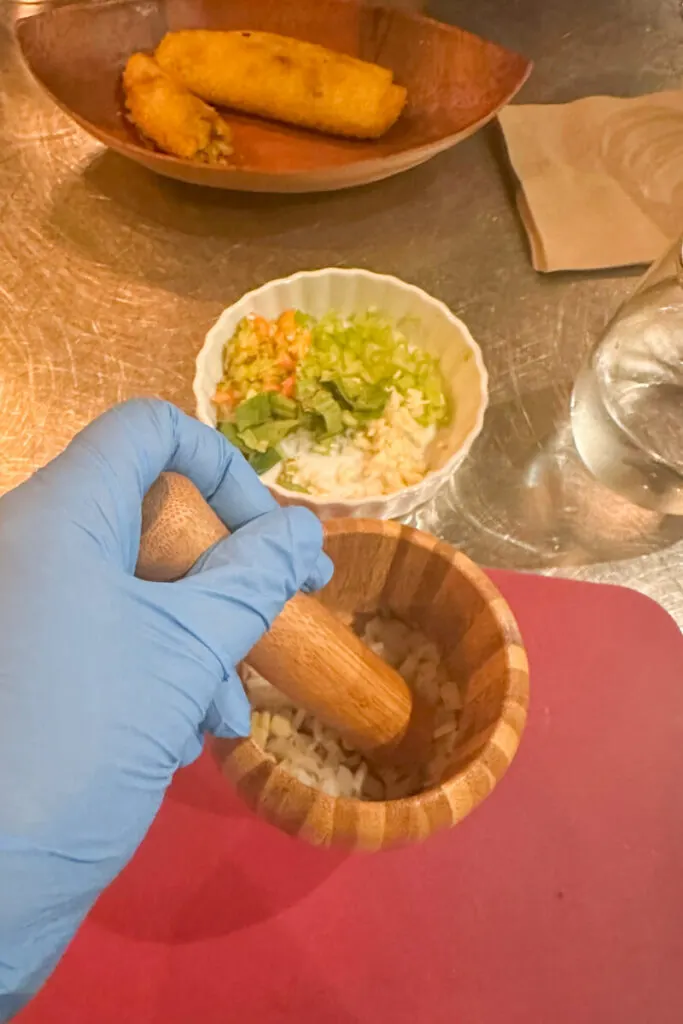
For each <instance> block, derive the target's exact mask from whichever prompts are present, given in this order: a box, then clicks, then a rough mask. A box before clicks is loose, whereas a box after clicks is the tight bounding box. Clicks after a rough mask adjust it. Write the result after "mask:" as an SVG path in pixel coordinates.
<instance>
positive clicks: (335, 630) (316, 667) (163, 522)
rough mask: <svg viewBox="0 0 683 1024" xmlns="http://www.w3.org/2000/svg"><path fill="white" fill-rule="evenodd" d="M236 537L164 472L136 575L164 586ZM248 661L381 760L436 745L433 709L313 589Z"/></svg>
mask: <svg viewBox="0 0 683 1024" xmlns="http://www.w3.org/2000/svg"><path fill="white" fill-rule="evenodd" d="M227 534H228V531H227V529H226V527H225V526H224V525H223V523H222V522H221V521H220V519H219V518H218V516H217V515H216V514H215V512H214V511H213V510H212V509H211V508H210V507H209V506H208V505H207V503H206V502H205V501H204V498H203V497H202V496H201V494H200V493H199V491H198V490H197V488H196V487H195V486H194V484H193V483H191V481H190V480H188V479H187V478H186V477H184V476H180V475H179V474H177V473H164V474H162V476H160V477H159V479H158V480H157V481H156V483H155V484H154V485H153V486H152V487H151V488H150V490H149V492H148V494H147V495H146V497H145V500H144V503H143V506H142V536H141V539H140V553H139V556H138V563H137V567H136V574H137V575H138V576H139V577H141V578H142V579H147V580H156V581H162V582H169V581H172V580H177V579H180V578H181V577H182V576H184V575H185V574H186V573H187V572H188V571H189V569H190V568H191V567H192V566H193V565H194V563H195V562H196V561H197V559H198V558H199V557H200V555H202V554H203V553H204V552H205V551H206V550H207V548H209V547H210V546H211V545H212V544H214V543H215V542H216V541H218V540H221V539H222V538H224V537H226V536H227ZM229 628H230V624H229V622H226V629H229ZM245 660H246V661H247V663H248V664H249V665H250V666H252V667H253V668H254V669H255V670H256V671H257V672H259V673H260V674H261V675H262V676H263V677H264V678H265V679H268V680H269V682H271V683H273V685H274V686H276V687H277V688H278V689H279V690H281V691H282V693H284V694H286V696H287V697H289V698H290V700H292V701H293V702H294V703H296V704H298V705H300V706H301V707H303V708H306V710H308V711H310V712H312V713H313V714H315V715H317V716H318V717H319V718H320V719H321V720H322V721H323V722H325V723H326V724H327V725H329V726H332V727H334V728H336V729H337V730H338V731H339V732H340V733H341V735H342V736H343V737H344V738H345V739H346V740H348V742H349V743H350V744H352V745H353V746H354V747H355V748H357V749H358V750H362V751H364V752H365V753H366V754H369V755H370V756H371V757H373V758H375V759H376V760H382V761H385V762H386V761H392V762H396V763H401V762H403V763H409V762H410V761H412V760H414V759H416V758H421V757H423V756H424V754H425V752H426V750H427V749H428V747H429V744H430V742H431V737H432V731H433V722H432V713H431V710H430V709H429V708H428V707H427V706H426V705H425V704H423V703H422V702H420V701H415V700H414V697H413V694H412V693H411V691H410V689H409V687H408V686H407V684H406V682H405V681H404V679H403V678H402V677H401V676H400V675H399V674H398V672H396V671H395V670H394V669H393V668H391V667H390V666H389V665H388V664H387V663H386V662H385V661H383V660H382V659H381V658H380V657H379V656H378V655H376V654H374V653H373V652H372V651H371V650H370V649H369V648H368V647H367V646H366V645H365V644H364V643H363V642H362V641H361V640H360V639H359V638H358V637H357V636H356V635H355V633H353V632H352V631H351V630H350V629H349V628H348V627H346V626H344V625H343V624H342V623H341V622H340V621H339V620H338V619H337V618H336V616H335V615H334V614H333V613H332V612H330V611H328V609H326V608H325V607H324V606H323V605H322V604H320V602H318V601H316V600H315V599H314V598H312V597H308V596H307V595H306V594H302V593H299V594H297V595H296V596H295V597H293V598H292V600H291V601H289V602H288V604H287V605H286V606H285V608H284V610H283V611H282V613H281V614H280V615H279V616H278V618H277V619H276V620H275V622H274V623H273V625H272V626H271V628H270V630H269V631H268V632H267V633H266V634H265V635H264V636H263V638H262V639H261V640H260V641H259V642H258V643H257V644H256V645H255V647H253V648H252V650H251V651H250V652H249V654H248V655H247V658H246V659H245Z"/></svg>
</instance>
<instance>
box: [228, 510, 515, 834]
mask: <svg viewBox="0 0 683 1024" xmlns="http://www.w3.org/2000/svg"><path fill="white" fill-rule="evenodd" d="M324 531H325V535H326V536H329V535H344V534H347V533H359V532H363V533H366V534H367V533H373V534H381V535H383V536H386V535H387V534H393V535H394V536H395V537H396V538H397V539H399V538H401V537H402V538H404V539H406V540H407V541H408V543H410V544H414V545H416V546H418V547H420V548H422V549H423V550H425V551H427V552H429V553H431V554H432V555H437V556H438V557H439V558H441V559H444V560H445V561H446V562H448V564H449V565H450V566H451V567H452V568H454V569H455V570H456V571H457V572H459V573H461V574H462V575H464V576H466V578H467V579H468V580H469V582H470V583H471V584H472V586H474V588H475V589H476V590H477V592H478V593H479V594H481V596H482V597H483V599H484V600H485V602H486V605H487V607H488V608H489V611H490V612H491V614H492V615H493V618H494V620H495V622H496V625H497V626H498V628H499V630H500V634H501V638H502V649H503V650H504V651H505V661H504V664H505V669H504V670H505V676H506V681H505V689H504V692H503V695H502V699H501V703H500V711H499V713H498V715H497V716H496V719H495V722H494V724H493V726H492V727H491V729H490V731H489V734H488V735H487V737H486V739H485V740H484V741H483V743H482V745H481V748H480V749H479V751H478V752H477V754H476V755H475V756H474V757H472V758H471V760H469V761H467V762H465V764H463V765H462V766H461V767H460V768H458V770H457V771H456V772H455V773H454V774H453V775H451V776H449V777H448V778H445V779H442V780H441V781H440V782H438V783H435V784H433V785H431V786H428V787H427V788H426V789H423V790H420V792H419V793H414V794H413V795H412V796H407V797H400V798H397V799H394V800H361V799H359V798H358V797H343V796H340V797H331V796H329V795H328V794H325V793H323V792H322V791H321V790H318V789H317V787H315V786H309V785H308V784H306V783H303V782H301V781H300V780H299V779H298V778H297V777H296V776H295V775H293V774H292V773H291V772H290V771H289V770H288V769H287V768H285V767H284V766H283V765H282V764H280V762H277V761H276V762H275V763H274V764H273V758H272V756H271V755H268V754H266V752H265V751H264V750H263V748H262V747H259V746H258V745H257V744H256V743H255V742H254V741H253V740H252V739H251V737H250V736H247V737H244V738H243V739H239V740H230V741H228V748H227V749H228V751H229V752H228V753H227V754H226V756H223V755H222V754H221V752H220V743H221V742H222V741H219V744H218V746H216V747H214V756H215V757H216V758H217V760H218V761H219V764H220V767H221V771H222V772H225V774H226V776H227V777H228V778H229V779H231V780H232V781H233V783H234V784H235V785H236V786H237V788H238V790H239V788H240V787H239V779H238V778H236V777H235V775H234V774H233V773H232V772H231V771H230V766H231V760H232V756H233V751H234V750H235V749H236V748H244V749H245V750H246V751H247V752H248V757H249V760H250V762H251V765H252V767H253V768H257V767H258V766H260V765H264V764H268V765H272V769H271V772H280V773H284V774H285V775H286V777H287V782H288V786H289V787H290V792H291V793H292V794H294V795H297V794H298V796H299V798H300V799H301V800H302V802H303V801H304V800H305V798H306V793H307V791H308V790H311V789H312V790H314V791H315V792H316V794H317V799H318V800H321V801H323V802H324V803H326V802H330V803H331V805H332V806H336V805H337V804H339V803H341V804H342V805H347V806H349V807H352V808H353V809H354V811H355V812H356V813H357V819H356V820H357V822H358V824H359V827H360V826H362V824H363V822H364V820H367V819H365V815H366V814H368V813H372V808H373V807H377V806H378V805H387V804H391V805H392V806H394V807H400V806H405V807H408V806H409V807H411V808H412V807H420V808H421V809H422V810H425V809H427V808H434V809H436V806H437V805H438V803H439V801H440V800H442V798H443V796H444V795H445V796H446V798H447V799H448V802H449V805H450V808H451V813H452V821H451V822H445V821H438V820H432V821H431V823H430V827H429V828H428V830H427V832H426V835H425V837H424V838H426V837H427V836H429V835H431V834H432V833H433V832H437V831H440V830H441V829H442V828H445V827H453V826H455V825H457V824H458V823H459V822H460V821H462V820H463V819H464V818H465V817H467V815H468V814H470V813H471V812H472V811H473V810H475V808H476V807H477V806H478V805H479V804H480V803H482V802H483V801H484V800H485V799H486V797H487V796H489V795H490V794H491V793H492V791H493V790H494V789H495V787H496V785H497V784H498V783H499V782H500V780H501V779H502V778H503V776H504V775H505V774H506V773H507V771H508V770H509V768H510V765H511V764H512V761H513V760H514V758H515V756H516V754H517V752H518V749H519V745H520V743H521V741H522V736H523V733H524V729H525V727H526V722H527V717H528V704H529V665H528V660H527V654H526V647H525V645H524V640H523V638H522V634H521V632H520V629H519V626H518V624H517V620H516V618H515V615H514V613H513V611H512V609H511V608H510V606H509V604H508V602H507V600H506V599H505V597H504V596H503V595H502V594H501V592H500V590H499V589H498V587H497V586H496V585H495V583H493V581H492V580H491V579H490V578H489V577H488V576H487V575H486V573H485V572H484V570H483V569H481V568H480V567H479V566H478V565H477V564H476V563H475V562H473V561H472V559H471V558H469V556H468V555H465V554H464V553H463V552H462V551H460V550H458V548H456V547H454V546H453V545H451V544H448V543H446V542H445V541H441V540H439V539H438V538H437V537H434V536H432V535H431V534H428V533H426V532H425V531H424V530H418V529H417V528H415V527H411V526H405V525H402V524H401V523H397V522H391V521H387V520H378V519H354V518H350V517H349V518H343V519H331V520H328V521H327V522H326V523H324ZM512 708H514V709H515V720H516V725H515V726H513V725H512V724H511V722H510V721H509V720H508V718H507V717H506V713H507V712H509V711H510V710H511V709H512ZM498 741H500V743H499V742H498ZM501 749H504V750H505V753H506V762H505V763H504V764H503V765H502V766H501V764H500V760H499V759H497V758H496V753H497V752H498V753H499V752H500V751H501ZM490 763H493V764H494V765H496V769H493V768H491V767H490V766H489V764H490ZM226 767H227V769H228V770H227V771H225V769H226ZM475 771H480V778H479V779H477V780H474V781H473V779H472V776H473V773H474V772H475ZM470 785H471V786H472V789H470ZM472 790H474V792H472ZM463 797H465V799H464V800H463V799H462V798H463ZM257 813H259V812H257ZM266 817H268V815H266ZM268 820H271V821H274V822H275V824H276V825H277V821H276V820H275V818H270V817H269V818H268ZM297 835H299V836H300V837H301V838H307V839H310V836H308V835H307V834H303V833H301V832H299V833H297ZM411 841H413V839H412V837H407V838H406V840H405V842H406V843H408V842H411ZM401 845H404V844H403V843H402V844H401ZM381 848H385V849H390V848H392V846H391V845H390V846H386V847H381V846H380V847H378V849H381ZM363 849H369V847H368V846H366V845H363Z"/></svg>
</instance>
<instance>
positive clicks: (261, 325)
mask: <svg viewBox="0 0 683 1024" xmlns="http://www.w3.org/2000/svg"><path fill="white" fill-rule="evenodd" d="M254 330H255V331H256V332H257V333H258V334H261V335H264V336H267V335H268V334H270V323H269V321H268V320H266V318H265V317H263V316H258V315H257V316H255V317H254Z"/></svg>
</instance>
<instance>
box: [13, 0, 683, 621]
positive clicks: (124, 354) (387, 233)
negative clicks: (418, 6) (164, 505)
mask: <svg viewBox="0 0 683 1024" xmlns="http://www.w3.org/2000/svg"><path fill="white" fill-rule="evenodd" d="M41 6H42V5H40V4H37V3H12V2H7V0H6V2H5V4H4V5H3V9H2V13H1V14H0V18H1V19H2V20H1V21H0V104H1V107H0V109H1V115H0V439H1V440H0V443H1V448H0V491H3V490H7V489H9V488H11V487H13V486H15V485H16V484H18V483H20V482H21V481H22V480H23V479H25V477H27V476H28V475H29V474H30V473H31V472H32V470H33V469H34V468H36V467H37V466H39V465H41V464H42V463H44V462H45V461H46V460H47V459H49V458H51V457H52V456H53V455H55V454H56V453H57V452H58V451H59V450H60V449H61V448H62V447H63V446H64V445H65V444H66V442H67V441H68V440H69V438H70V437H71V436H72V434H73V433H74V432H75V431H76V430H77V429H78V428H80V427H81V426H82V425H83V424H85V423H86V422H87V421H88V420H90V419H91V418H92V417H93V416H95V415H96V414H97V413H99V412H100V411H101V410H103V409H104V408H106V407H107V406H109V405H111V404H112V403H113V402H115V401H118V400H120V399H123V398H126V397H129V396H131V395H140V394H157V395H162V396H164V397H166V398H168V399H170V400H171V401H174V402H176V403H177V404H179V405H180V406H183V407H184V408H186V409H187V410H190V411H192V408H193V404H192V394H191V381H192V376H193V362H194V357H195V354H196V352H197V351H198V349H199V347H200V346H201V343H202V340H203V337H204V333H205V331H206V329H207V328H208V327H209V325H210V324H211V323H212V321H213V320H214V319H215V318H216V317H217V315H218V313H219V312H220V310H221V309H222V308H223V307H224V306H226V305H228V304H229V303H230V302H232V301H234V300H235V299H236V298H237V297H238V296H239V295H240V294H242V293H243V292H244V291H246V290H248V289H250V288H252V287H254V286H256V285H257V284H259V283H261V282H263V281H266V280H268V279H269V278H273V277H279V276H281V275H284V274H288V273H291V272H293V271H295V270H297V269H302V268H310V267H319V266H327V265H333V266H361V267H368V268H371V269H374V270H379V271H384V272H387V273H392V274H397V275H398V276H400V277H403V278H405V279H406V280H408V281H413V282H414V283H416V284H418V285H420V286H421V287H423V288H425V289H427V290H428V291H429V292H431V293H433V294H434V295H436V296H438V297H439V298H441V299H443V300H444V301H445V302H446V303H448V305H449V306H451V307H452V309H453V310H454V311H456V312H457V313H458V314H459V315H461V316H462V317H463V319H464V320H466V322H467V323H468V325H469V326H470V328H471V330H472V333H473V334H474V336H475V337H476V338H477V340H478V341H479V343H480V344H481V346H482V349H483V352H484V357H485V359H486V362H487V365H488V367H489V370H490V374H491V399H492V407H491V410H490V412H489V415H488V418H487V422H486V426H485V429H484V432H483V435H482V437H481V438H480V439H479V441H478V442H477V444H476V446H475V449H474V451H473V454H472V456H471V458H470V459H469V461H468V463H466V465H465V467H464V468H463V469H462V470H461V472H460V473H459V474H457V476H456V477H455V478H454V480H453V485H452V487H451V488H450V489H449V491H448V492H447V493H443V494H442V495H441V496H440V497H439V499H438V500H437V501H436V502H435V503H434V505H433V506H432V507H430V508H428V509H425V510H423V511H422V512H421V513H420V514H419V516H418V517H417V520H418V522H420V523H421V524H422V525H424V526H427V527H428V528H430V529H432V530H434V531H435V532H438V533H440V534H441V535H443V536H445V537H446V538H448V539H449V540H451V541H454V542H456V543H458V544H460V545H461V546H462V547H463V548H464V549H465V550H466V551H468V552H469V553H470V554H471V555H472V556H473V557H475V558H476V559H477V560H478V561H480V562H482V563H483V564H486V565H491V566H503V567H518V568H524V569H531V570H536V571H544V572H549V573H554V574H562V575H567V576H574V577H577V578H581V579H591V580H601V581H607V582H611V583H620V584H625V585H627V586H632V587H635V588H637V589H639V590H641V591H643V592H644V593H647V594H649V595H650V596H652V597H654V598H655V599H656V600H657V601H659V602H660V603H661V604H662V605H663V606H664V607H665V608H666V609H668V611H669V612H670V613H671V614H672V615H673V616H674V617H675V618H676V619H677V621H678V623H679V624H680V625H681V626H683V543H681V538H683V517H682V518H681V519H680V520H677V519H668V520H666V519H664V520H663V519H662V518H661V517H659V516H657V515H655V514H654V513H651V512H646V511H644V510H641V509H637V508H635V507H634V506H632V505H629V504H627V503H626V502H624V501H622V500H621V499H619V498H617V497H616V496H614V495H612V494H610V493H609V492H607V491H605V490H604V488H602V487H601V486H600V485H598V484H597V483H595V482H594V481H592V480H591V478H590V477H589V476H588V475H587V474H586V473H585V471H583V470H582V467H581V466H580V464H579V463H578V460H577V457H576V455H575V453H574V452H573V449H572V446H571V440H570V439H569V438H568V433H567V427H566V420H565V416H566V409H567V399H568V395H569V390H570V386H571V382H572V380H573V378H574V376H575V374H576V371H577V369H578V367H579V365H580V362H581V360H582V357H583V356H584V354H585V353H586V351H587V349H588V347H589V346H590V344H591V342H592V341H593V340H594V339H595V338H596V336H597V335H598V333H599V331H600V329H601V327H602V326H603V325H604V323H605V322H606V320H607V319H608V317H609V315H610V314H611V313H612V312H613V310H614V309H615V308H616V306H617V305H618V303H619V302H620V301H621V300H622V299H623V298H624V297H625V296H626V295H627V294H628V293H629V292H630V291H631V290H632V289H633V287H634V285H635V280H636V278H635V275H634V274H633V273H626V272H623V273H621V272H620V273H613V272H610V273H599V274H558V275H553V276H546V277H543V276H541V275H538V274H536V273H535V272H534V270H533V269H532V267H531V265H530V262H529V257H528V253H527V246H526V241H525V237H524V234H523V231H522V229H521V226H520V224H519V221H518V219H517V215H516V212H515V210H514V203H513V184H512V180H511V178H510V175H509V172H508V170H507V167H506V164H505V158H504V153H503V148H502V146H501V142H500V137H499V133H498V130H497V127H496V126H495V125H494V126H491V127H490V128H489V129H487V130H485V131H483V132H481V133H479V134H478V135H476V136H475V137H474V138H472V139H470V140H468V141H467V142H464V143H462V144H461V145H459V146H457V147H456V148H455V149H453V150H452V151H451V152H449V153H447V154H444V155H443V156H441V157H439V158H437V159H435V160H434V161H432V162H431V163H429V164H427V165H425V166H423V167H421V168H418V169H417V170H415V171H412V172H409V173H407V174H405V175H402V176H400V177H398V178H394V179H391V180H389V181H387V182H383V183H380V184H377V185H371V186H368V187H365V188H362V189H358V190H354V191H351V192H342V193H337V194H329V195H316V196H311V197H303V196H294V197H282V198H280V197H277V196H247V195H244V194H239V193H236V194H230V193H217V192H212V191H208V190H207V191H202V190H200V189H197V188H194V187H190V186H184V185H181V184H179V183H175V182H171V181H166V180H163V179H160V178H156V177H154V176H153V175H151V174H150V173H148V172H147V171H144V170H143V169H142V168H138V167H137V166H135V165H133V164H131V163H127V162H126V161H124V160H123V159H122V158H120V157H118V156H115V155H114V154H111V153H108V152H106V151H104V150H103V149H102V147H101V146H100V145H99V144H98V143H96V142H94V141H92V140H91V139H90V138H89V137H88V136H87V135H85V134H84V133H83V132H82V131H80V130H79V129H78V128H76V127H75V126H73V125H72V124H71V123H70V122H69V120H68V119H67V118H66V117H65V116H64V115H62V114H61V113H60V112H59V111H58V110H57V109H56V108H55V107H54V106H53V104H52V103H51V102H50V100H49V99H47V98H46V97H45V96H44V95H43V94H42V93H41V92H40V90H39V89H38V88H37V86H35V85H34V84H33V83H32V81H31V79H30V77H29V75H28V73H27V72H26V71H25V70H24V68H23V67H22V65H21V62H20V60H19V58H18V56H17V54H16V52H15V49H14V45H13V42H12V32H11V25H12V23H13V22H14V20H15V19H16V18H18V17H24V16H26V15H27V14H29V13H31V11H35V10H38V9H40V7H41ZM430 12H431V13H433V14H434V15H435V16H436V17H439V18H441V19H443V20H445V21H453V22H457V23H458V24H460V25H462V26H463V27H465V28H469V29H471V30H473V31H475V32H478V33H480V34H481V35H484V36H488V37H490V38H493V39H496V40H497V41H499V42H501V43H503V44H505V45H507V46H510V47H512V48H514V49H518V50H520V51H521V52H523V53H525V54H527V55H528V56H530V57H532V58H533V60H534V61H535V63H536V68H535V71H534V73H533V75H532V77H531V80H530V81H529V83H528V84H527V86H526V87H525V89H524V91H523V93H522V95H521V97H520V99H521V101H522V102H524V101H526V102H541V101H543V102H549V101H550V102H555V101H564V100H570V99H575V98H578V97H580V96H584V95H588V94H591V93H611V94H615V95H634V94H638V93H642V92H647V91H651V90H656V89H661V88H667V87H668V88H671V87H672V86H673V87H676V86H678V85H679V84H680V82H681V74H682V73H683V45H682V43H683V21H682V20H681V14H680V7H679V3H678V0H572V2H571V3H563V2H562V0H505V2H502V0H478V2H477V3H476V4H475V3H470V2H466V0H433V2H432V4H431V5H430Z"/></svg>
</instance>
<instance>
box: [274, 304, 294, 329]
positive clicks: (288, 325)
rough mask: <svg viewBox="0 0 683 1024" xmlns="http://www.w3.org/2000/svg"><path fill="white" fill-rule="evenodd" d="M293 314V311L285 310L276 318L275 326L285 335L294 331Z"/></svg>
mask: <svg viewBox="0 0 683 1024" xmlns="http://www.w3.org/2000/svg"><path fill="white" fill-rule="evenodd" d="M294 314H295V310H293V309H286V310H285V311H284V313H280V316H279V317H278V321H277V325H278V327H279V328H280V330H281V331H283V332H284V333H285V334H292V332H293V331H295V330H296V320H295V318H294Z"/></svg>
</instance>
